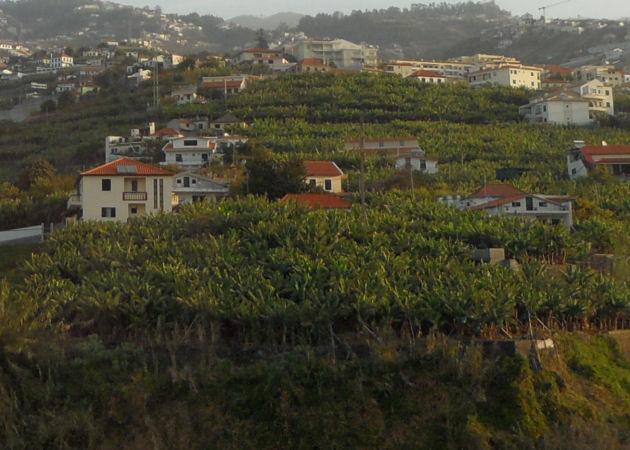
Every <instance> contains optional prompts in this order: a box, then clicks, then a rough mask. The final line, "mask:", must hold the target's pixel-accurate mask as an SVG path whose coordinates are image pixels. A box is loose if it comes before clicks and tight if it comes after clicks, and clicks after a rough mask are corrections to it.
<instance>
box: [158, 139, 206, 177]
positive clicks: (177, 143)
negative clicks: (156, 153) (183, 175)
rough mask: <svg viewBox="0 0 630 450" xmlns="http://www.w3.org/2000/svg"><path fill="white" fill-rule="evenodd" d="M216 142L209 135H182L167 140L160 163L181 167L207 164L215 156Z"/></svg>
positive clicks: (191, 167) (196, 166)
mask: <svg viewBox="0 0 630 450" xmlns="http://www.w3.org/2000/svg"><path fill="white" fill-rule="evenodd" d="M215 148H216V142H215V139H214V138H209V137H183V138H176V139H172V140H171V141H170V142H167V143H166V144H165V145H164V147H163V148H162V151H163V152H164V155H165V158H164V162H163V163H161V164H162V165H170V164H175V165H178V166H179V167H180V168H183V169H198V168H200V167H203V166H204V165H206V164H208V163H209V162H210V160H212V158H214V156H215Z"/></svg>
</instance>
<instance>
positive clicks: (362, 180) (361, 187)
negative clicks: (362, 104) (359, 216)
mask: <svg viewBox="0 0 630 450" xmlns="http://www.w3.org/2000/svg"><path fill="white" fill-rule="evenodd" d="M359 146H360V147H361V177H360V178H359V192H360V193H361V207H362V208H363V218H364V219H365V218H367V214H366V212H365V122H361V138H360V139H359Z"/></svg>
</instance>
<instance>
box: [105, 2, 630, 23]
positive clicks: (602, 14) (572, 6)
mask: <svg viewBox="0 0 630 450" xmlns="http://www.w3.org/2000/svg"><path fill="white" fill-rule="evenodd" d="M114 1H115V2H116V3H122V4H126V5H133V6H137V7H144V6H149V7H150V8H155V6H156V5H159V6H160V8H162V11H164V12H165V13H177V14H188V13H191V12H196V13H198V14H200V15H205V14H212V15H214V16H218V17H222V18H224V19H229V18H231V17H234V16H238V15H241V14H250V15H255V16H269V15H271V14H275V13H277V12H285V11H292V12H297V13H302V14H309V15H315V14H317V13H320V12H321V13H333V12H335V11H341V12H343V13H349V12H351V11H353V10H357V9H358V10H366V9H368V10H372V9H384V8H389V7H390V6H396V7H398V8H401V9H402V8H408V7H409V6H410V5H411V3H415V2H420V3H425V4H428V3H430V2H431V1H435V3H441V2H442V1H444V0H421V1H420V0H408V1H399V0H314V1H310V2H308V1H303V2H300V1H295V0H266V1H260V0H231V1H217V0H178V1H176V2H162V3H159V0H158V3H148V2H147V0H114ZM153 1H156V0H153ZM561 1H562V0H495V3H496V4H497V5H499V6H500V7H501V8H502V9H506V10H508V11H510V12H511V13H512V14H513V15H521V14H525V13H530V14H532V15H533V16H534V17H539V16H540V11H538V8H539V7H541V6H546V5H553V4H555V3H560V2H561ZM446 2H447V3H458V2H457V1H452V0H446ZM547 17H548V18H575V17H586V18H596V19H602V18H607V19H619V18H622V17H630V0H601V1H593V0H565V1H564V2H562V4H558V5H555V6H552V7H549V8H548V9H547Z"/></svg>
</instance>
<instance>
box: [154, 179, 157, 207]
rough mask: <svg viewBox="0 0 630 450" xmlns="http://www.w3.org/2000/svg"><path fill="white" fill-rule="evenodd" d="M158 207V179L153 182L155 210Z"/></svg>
mask: <svg viewBox="0 0 630 450" xmlns="http://www.w3.org/2000/svg"><path fill="white" fill-rule="evenodd" d="M157 207H158V182H157V178H156V179H154V180H153V209H157Z"/></svg>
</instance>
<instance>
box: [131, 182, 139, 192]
mask: <svg viewBox="0 0 630 450" xmlns="http://www.w3.org/2000/svg"><path fill="white" fill-rule="evenodd" d="M131 192H138V180H131Z"/></svg>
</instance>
